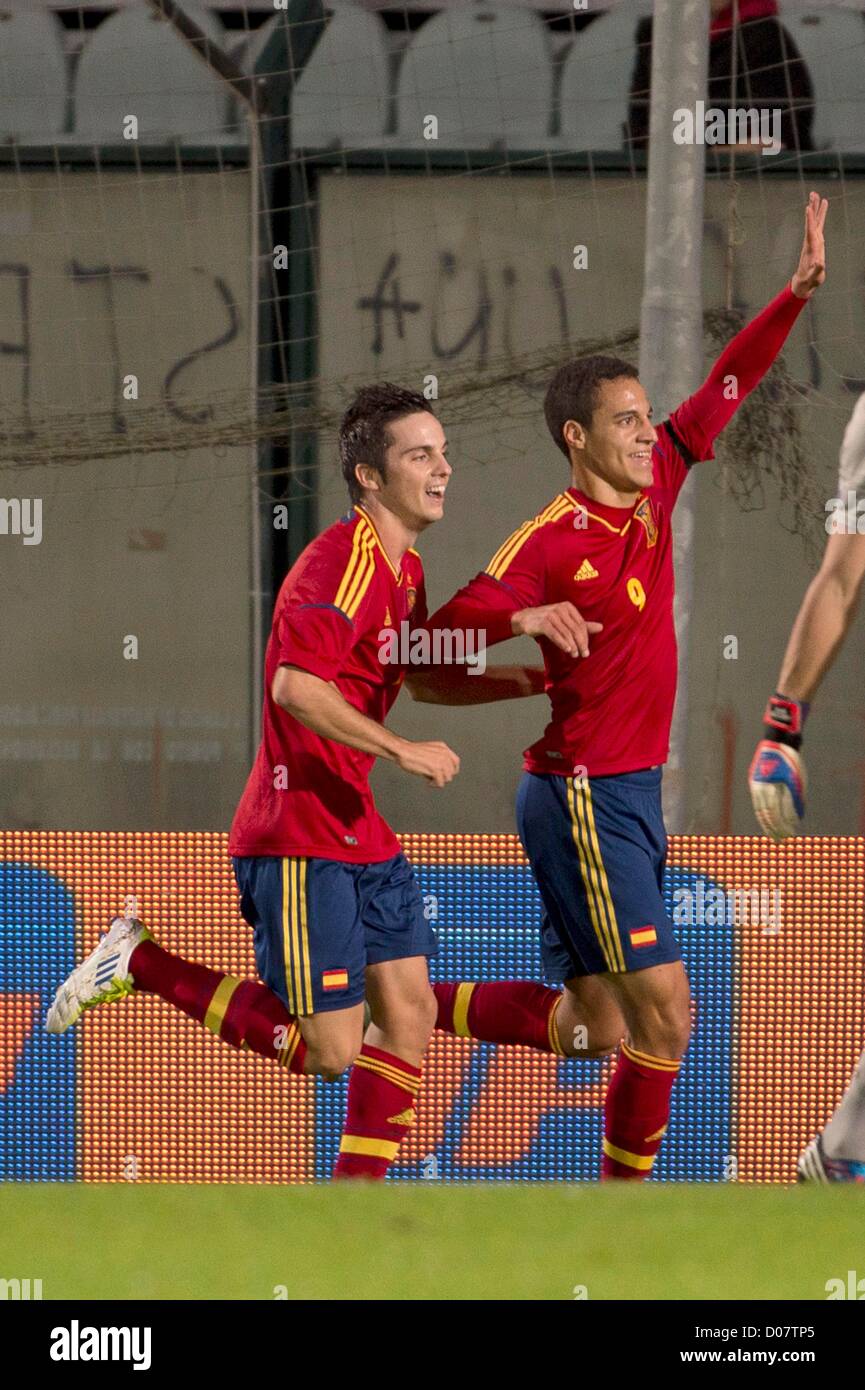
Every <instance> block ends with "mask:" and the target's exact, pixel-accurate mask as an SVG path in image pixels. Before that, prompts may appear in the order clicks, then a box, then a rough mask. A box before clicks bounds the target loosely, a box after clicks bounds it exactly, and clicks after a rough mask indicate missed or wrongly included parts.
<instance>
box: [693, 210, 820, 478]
mask: <svg viewBox="0 0 865 1390" xmlns="http://www.w3.org/2000/svg"><path fill="white" fill-rule="evenodd" d="M828 206H829V205H828V203H827V202H826V199H825V198H822V199H821V198H820V197H819V196H818V195H817V194H816V193H811V194H810V196H809V199H808V205H807V207H806V208H805V235H804V238H803V241H802V250H801V252H800V254H799V264H798V265H797V267H796V271H795V273H794V275H793V277H792V279H791V281H790V283H789V285H787V286H786V287H785V288H784V289H783V290H782V291H781V293H780V294H779V295H776V297H775V298H774V299H773V300H772V302H771V303H770V304H768V305H767V306H766V308H765V309H764V310H763V312H762V313H760V314H758V315H757V317H756V318H755V319H752V321H751V322H750V323H749V324H746V326H745V327H744V328H743V329H742V330H741V332H739V333H737V334H736V336H735V338H733V339H732V340H731V341H730V342H729V343H728V344H727V346H726V347H725V349H724V351H723V352H722V353H721V355H720V357H719V358H718V360H717V362H716V363H715V365H714V366H713V367H712V370H711V371H710V372H709V375H708V376H707V378H706V380H705V381H704V382H703V385H702V386H701V387H699V389H698V390H697V391H695V393H694V395H693V396H689V398H688V399H687V400H686V401H684V402H683V403H682V405H680V406H679V407H678V409H676V410H675V411H674V412H673V414H672V415H671V417H670V421H669V426H668V428H669V429H670V432H671V434H672V435H673V438H674V442H675V443H676V444H677V445H678V446H679V448H680V451H681V452H682V453H683V454H684V456H685V457H686V458H687V459H688V461H689V462H691V463H693V462H696V461H697V460H698V459H710V458H713V457H714V449H713V444H714V441H715V439H716V438H717V436H718V435H719V434H720V433H721V431H722V430H723V429H724V427H725V426H726V425H727V424H729V422H730V420H731V419H732V417H733V415H734V414H735V413H736V410H737V409H738V408H739V406H740V405H741V403H742V401H743V400H744V399H745V397H746V396H747V395H749V393H750V392H751V391H753V389H754V387H755V386H757V385H758V384H759V382H760V381H761V380H762V378H763V377H764V376H765V374H766V372H767V371H768V370H769V368H770V367H771V365H772V363H773V362H774V361H775V358H776V357H777V356H778V353H779V352H780V351H781V348H782V347H783V346H784V343H785V341H786V339H787V335H788V334H789V332H790V330H791V328H792V327H793V324H794V323H795V322H796V320H797V318H798V317H799V314H800V313H801V311H802V309H803V308H804V307H805V303H806V301H807V300H809V299H810V298H811V296H812V294H813V293H814V291H815V290H816V289H817V288H818V286H819V285H822V283H823V281H824V280H825V279H826V245H825V238H824V230H823V229H824V225H825V222H826V213H827V211H828Z"/></svg>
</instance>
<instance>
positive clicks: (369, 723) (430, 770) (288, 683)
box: [270, 666, 460, 787]
mask: <svg viewBox="0 0 865 1390" xmlns="http://www.w3.org/2000/svg"><path fill="white" fill-rule="evenodd" d="M270 693H271V695H272V696H273V699H274V702H275V703H276V704H277V705H279V706H280V708H281V709H284V710H285V711H286V712H287V713H288V714H290V715H291V716H292V718H294V719H296V720H297V721H298V722H299V723H300V724H303V725H305V726H306V728H307V729H312V731H313V733H316V734H319V735H321V737H322V738H332V739H333V740H334V741H335V742H336V743H344V744H345V745H346V746H347V747H348V748H357V749H358V750H359V751H360V752H361V753H371V754H372V755H373V756H374V757H377V758H387V759H388V761H389V762H392V763H396V764H397V766H398V767H400V768H402V770H403V772H411V773H414V774H415V775H416V776H418V777H424V778H426V780H427V781H428V782H430V783H431V784H432V785H433V786H434V787H444V786H446V785H447V783H448V782H450V781H451V780H452V779H453V778H454V777H455V776H456V774H457V773H458V772H459V766H460V760H459V758H458V757H457V755H456V753H454V752H453V751H452V750H451V749H450V748H448V746H447V744H446V743H438V742H429V743H413V742H412V741H411V740H410V739H406V738H400V736H399V735H398V734H394V733H392V732H391V731H390V729H386V728H385V727H384V725H383V724H379V723H377V721H376V720H375V719H370V718H369V717H368V715H365V714H361V712H360V710H357V709H355V708H354V706H353V705H350V704H349V703H348V701H347V700H346V699H344V698H343V696H342V695H341V694H340V692H339V691H338V690H337V688H336V686H335V685H333V684H332V683H331V682H330V681H327V680H324V679H322V677H320V676H315V675H313V674H312V673H311V672H310V671H305V670H302V669H301V668H300V667H297V666H280V667H279V669H278V670H277V673H276V675H275V676H274V679H273V685H272V687H271V692H270Z"/></svg>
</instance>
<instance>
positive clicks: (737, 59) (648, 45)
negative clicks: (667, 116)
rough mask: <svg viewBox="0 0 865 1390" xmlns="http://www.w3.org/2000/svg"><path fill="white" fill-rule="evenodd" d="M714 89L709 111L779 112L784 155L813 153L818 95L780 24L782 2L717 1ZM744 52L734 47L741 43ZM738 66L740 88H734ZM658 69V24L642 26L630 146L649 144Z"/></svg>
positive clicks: (711, 39)
mask: <svg viewBox="0 0 865 1390" xmlns="http://www.w3.org/2000/svg"><path fill="white" fill-rule="evenodd" d="M711 9H712V23H711V28H710V30H709V89H708V94H707V101H706V104H707V106H715V107H720V108H721V109H722V110H727V109H728V108H729V107H731V106H734V107H743V106H744V107H748V106H754V105H760V106H769V107H773V108H774V107H778V108H780V110H781V144H782V146H783V148H784V149H791V150H810V149H813V143H812V135H811V130H812V125H813V122H814V91H813V87H812V85H811V78H810V76H809V74H808V69H807V67H806V65H805V62H804V60H803V58H802V55H801V53H800V52H799V50H798V48H797V47H796V44H795V43H794V42H793V39H792V38H791V36H790V34H789V33H788V31H787V30H786V29H785V28H784V25H783V24H782V23H781V21H780V20H779V19H778V3H777V0H739V5H738V21H739V22H738V25H736V24H735V23H734V21H735V18H736V16H735V14H734V6H733V5H732V4H731V3H727V0H711ZM737 35H738V51H737V49H736V47H735V46H734V45H735V44H736V42H737V37H736V36H737ZM734 65H735V71H736V84H735V88H732V86H731V84H732V81H733V70H734ZM651 68H652V20H651V18H648V19H642V20H640V22H639V24H638V25H637V56H636V61H635V63H634V71H633V75H632V77H631V100H630V107H629V111H628V128H627V130H626V132H625V140H626V144H627V145H628V146H629V147H630V148H632V149H636V150H640V149H645V148H646V146H647V145H648V141H649V88H650V77H651Z"/></svg>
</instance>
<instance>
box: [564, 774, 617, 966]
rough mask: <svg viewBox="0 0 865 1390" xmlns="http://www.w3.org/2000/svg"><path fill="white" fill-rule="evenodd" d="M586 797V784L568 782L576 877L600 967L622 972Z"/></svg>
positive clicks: (573, 779)
mask: <svg viewBox="0 0 865 1390" xmlns="http://www.w3.org/2000/svg"><path fill="white" fill-rule="evenodd" d="M587 795H590V792H589V788H588V786H587V785H586V784H584V783H581V782H577V780H576V779H575V778H568V809H569V811H570V813H571V835H572V837H573V841H574V844H575V846H576V850H577V855H578V857H579V861H580V873H581V875H582V879H583V886H584V888H585V890H586V898H587V900H588V905H589V916H590V917H591V919H592V926H593V928H594V931H595V936H596V937H597V938H598V943H599V945H600V947H601V951H602V953H603V957H604V964H605V965H606V967H607V969H608V970H609V971H616V970H618V969H620V968H624V962H622V966H621V967H620V966H619V964H618V957H617V955H616V945H615V939H614V935H613V922H614V921H615V915H613V922H611V920H610V911H609V909H611V908H612V902H611V901H610V900H609V891H608V892H607V895H606V896H605V895H604V893H603V891H602V875H603V879H604V880H606V874H605V873H604V870H603V861H602V860H601V861H600V867H599V862H598V861H599V860H600V847H596V846H595V845H594V844H593V843H592V835H591V829H590V826H589V823H588V819H587V816H586V796H587ZM596 849H597V852H596Z"/></svg>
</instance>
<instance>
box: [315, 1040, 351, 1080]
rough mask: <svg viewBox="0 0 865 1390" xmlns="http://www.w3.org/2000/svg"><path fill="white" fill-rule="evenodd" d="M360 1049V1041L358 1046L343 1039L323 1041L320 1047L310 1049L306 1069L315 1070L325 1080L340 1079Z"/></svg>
mask: <svg viewBox="0 0 865 1390" xmlns="http://www.w3.org/2000/svg"><path fill="white" fill-rule="evenodd" d="M359 1051H360V1042H358V1044H357V1046H355V1045H354V1044H352V1043H349V1042H345V1041H343V1040H336V1041H332V1042H327V1043H321V1044H319V1046H318V1047H310V1048H309V1049H308V1051H307V1054H306V1065H305V1070H306V1071H307V1072H314V1073H315V1074H316V1076H321V1077H323V1078H324V1080H325V1081H338V1080H339V1078H340V1077H341V1076H342V1074H343V1072H344V1071H347V1070H348V1068H349V1067H350V1066H351V1064H352V1062H353V1061H354V1059H355V1057H356V1056H357V1054H358V1052H359Z"/></svg>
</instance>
